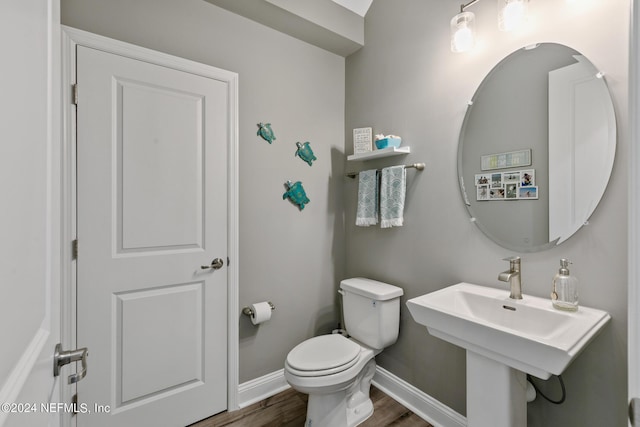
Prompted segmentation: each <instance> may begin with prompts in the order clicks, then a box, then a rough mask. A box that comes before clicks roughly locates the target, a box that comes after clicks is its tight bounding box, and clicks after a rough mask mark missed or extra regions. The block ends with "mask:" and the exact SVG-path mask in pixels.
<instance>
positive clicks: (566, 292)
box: [551, 258, 578, 311]
mask: <svg viewBox="0 0 640 427" xmlns="http://www.w3.org/2000/svg"><path fill="white" fill-rule="evenodd" d="M569 264H571V262H570V261H569V260H567V259H564V258H563V259H561V260H560V270H558V274H556V275H555V276H554V278H553V291H552V292H551V301H552V303H553V306H554V307H555V308H557V309H558V310H565V311H576V310H577V309H578V279H577V278H576V277H575V276H572V275H571V274H570V273H569V268H568V267H569Z"/></svg>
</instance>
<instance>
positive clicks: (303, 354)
mask: <svg viewBox="0 0 640 427" xmlns="http://www.w3.org/2000/svg"><path fill="white" fill-rule="evenodd" d="M361 349H362V347H360V346H359V345H358V344H356V343H355V342H353V341H351V340H349V339H347V338H345V337H344V336H342V335H339V334H332V335H321V336H319V337H315V338H310V339H308V340H306V341H303V342H302V343H300V344H298V345H297V346H296V347H294V348H293V350H291V351H290V352H289V354H288V355H287V362H286V365H287V369H288V370H289V371H290V372H291V373H292V374H294V375H298V376H301V377H317V376H324V375H331V374H335V373H338V372H342V371H344V370H347V369H349V368H350V367H352V366H353V365H355V364H356V362H357V361H358V356H359V354H360V350H361Z"/></svg>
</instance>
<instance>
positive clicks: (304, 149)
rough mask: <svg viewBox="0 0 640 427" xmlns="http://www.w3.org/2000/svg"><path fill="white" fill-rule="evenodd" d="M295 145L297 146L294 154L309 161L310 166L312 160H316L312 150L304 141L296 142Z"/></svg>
mask: <svg viewBox="0 0 640 427" xmlns="http://www.w3.org/2000/svg"><path fill="white" fill-rule="evenodd" d="M296 146H297V147H298V149H297V150H296V156H299V157H300V158H301V159H302V160H304V161H305V162H307V163H309V166H312V163H313V161H314V160H318V159H317V158H316V156H315V155H314V154H313V150H312V149H311V146H310V145H309V143H308V142H305V143H304V144H302V143H300V142H296Z"/></svg>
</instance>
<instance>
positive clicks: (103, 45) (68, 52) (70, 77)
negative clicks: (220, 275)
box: [61, 26, 239, 425]
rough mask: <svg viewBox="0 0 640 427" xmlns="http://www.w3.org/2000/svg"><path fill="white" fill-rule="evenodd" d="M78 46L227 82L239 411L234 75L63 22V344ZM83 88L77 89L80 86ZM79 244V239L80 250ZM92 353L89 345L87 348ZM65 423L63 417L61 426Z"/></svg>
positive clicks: (67, 317) (71, 308)
mask: <svg viewBox="0 0 640 427" xmlns="http://www.w3.org/2000/svg"><path fill="white" fill-rule="evenodd" d="M77 45H82V46H86V47H90V48H94V49H99V50H102V51H105V52H109V53H113V54H116V55H121V56H125V57H129V58H133V59H138V60H142V61H145V62H149V63H152V64H156V65H160V66H166V67H170V68H173V69H176V70H181V71H185V72H188V73H192V74H197V75H200V76H203V77H207V78H212V79H215V80H219V81H223V82H225V83H227V84H228V87H229V92H228V99H229V105H230V111H229V115H230V120H229V122H230V124H229V129H228V132H229V135H230V141H229V147H228V153H229V154H228V159H227V162H228V176H227V195H228V211H227V215H228V236H229V237H228V242H227V248H228V251H227V253H228V254H229V263H228V265H227V269H228V283H227V288H228V289H227V294H228V299H227V305H228V321H227V324H228V330H227V360H228V366H227V384H228V389H227V409H228V410H230V411H231V410H235V409H238V408H239V406H238V379H239V375H238V370H239V366H238V364H239V362H238V361H239V358H238V352H239V341H238V336H239V335H238V329H239V326H238V316H239V312H238V310H239V308H238V304H239V302H238V272H239V268H238V266H239V262H238V261H239V249H238V241H239V234H238V193H239V187H238V74H237V73H233V72H230V71H226V70H222V69H219V68H215V67H212V66H210V65H205V64H201V63H197V62H194V61H190V60H187V59H184V58H179V57H176V56H172V55H168V54H164V53H161V52H157V51H154V50H150V49H146V48H143V47H139V46H135V45H132V44H129V43H124V42H121V41H117V40H113V39H109V38H106V37H103V36H99V35H96V34H92V33H88V32H86V31H81V30H78V29H75V28H71V27H66V26H62V127H63V141H62V157H63V159H62V163H63V166H62V204H63V209H62V210H63V213H62V240H63V242H66V243H65V245H66V247H67V248H68V250H65V251H64V253H63V254H62V255H61V256H62V260H61V262H62V270H63V271H62V285H61V287H62V290H61V294H62V295H61V298H62V305H63V306H62V342H63V347H65V348H76V342H75V338H76V337H75V335H76V334H75V330H76V316H75V313H76V277H75V261H73V260H72V258H71V249H70V248H71V242H72V241H73V240H74V239H75V236H76V215H75V212H76V210H75V205H76V182H75V176H76V173H75V172H76V171H75V169H76V157H75V146H76V132H75V129H76V122H75V120H76V117H75V106H74V105H73V100H72V96H73V94H72V90H71V88H72V85H73V83H75V82H76V66H75V63H76V46H77ZM79 90H82V89H79ZM81 247H82V243H80V251H82V249H81ZM89 351H91V349H89ZM87 375H91V358H89V363H88V373H87ZM72 394H73V393H72V389H71V387H67V388H66V390H64V393H63V399H64V400H63V401H70V399H71V395H72ZM68 424H70V421H69V420H65V422H64V425H68Z"/></svg>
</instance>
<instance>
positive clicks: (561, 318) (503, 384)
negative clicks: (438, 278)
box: [407, 283, 611, 427]
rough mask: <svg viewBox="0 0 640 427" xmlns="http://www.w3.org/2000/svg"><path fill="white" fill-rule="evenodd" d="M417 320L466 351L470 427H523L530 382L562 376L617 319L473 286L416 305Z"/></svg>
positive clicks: (410, 304)
mask: <svg viewBox="0 0 640 427" xmlns="http://www.w3.org/2000/svg"><path fill="white" fill-rule="evenodd" d="M407 306H408V308H409V311H410V312H411V315H412V316H413V319H414V320H415V321H416V322H417V323H419V324H421V325H424V326H426V327H427V330H428V331H429V333H430V334H431V335H433V336H436V337H438V338H441V339H443V340H445V341H448V342H450V343H452V344H455V345H458V346H460V347H462V348H464V349H466V350H467V423H468V426H469V427H524V426H526V424H527V404H526V394H525V393H526V376H525V374H531V375H534V376H536V377H538V378H542V379H548V378H549V377H550V376H551V375H552V374H554V375H560V374H561V373H562V372H563V371H564V370H565V368H566V367H567V366H568V365H569V363H571V361H572V360H573V359H575V358H576V356H577V355H578V354H579V353H580V351H582V350H583V349H584V348H585V347H586V345H587V344H588V343H589V342H590V341H591V340H592V339H593V338H594V337H595V336H596V335H597V333H598V332H599V331H600V330H601V329H602V327H603V326H604V325H605V324H606V323H607V322H608V321H609V319H610V318H611V316H609V314H608V313H607V312H605V311H602V310H597V309H593V308H589V307H582V306H581V307H580V308H579V309H578V311H577V312H564V311H558V310H556V309H554V308H553V307H552V306H551V301H550V300H549V299H544V298H537V297H533V296H528V295H524V297H523V299H522V300H514V299H510V298H509V292H508V291H506V290H502V289H494V288H489V287H486V286H479V285H473V284H470V283H458V284H457V285H453V286H449V287H447V288H444V289H441V290H438V291H435V292H432V293H429V294H426V295H422V296H419V297H416V298H412V299H410V300H408V301H407Z"/></svg>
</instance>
